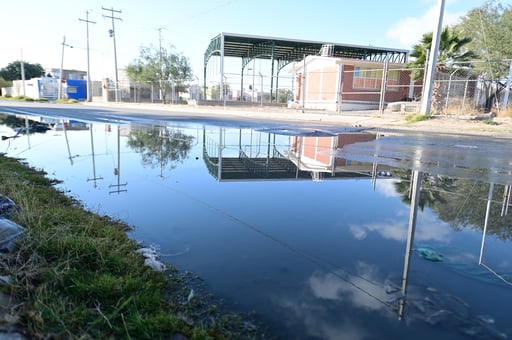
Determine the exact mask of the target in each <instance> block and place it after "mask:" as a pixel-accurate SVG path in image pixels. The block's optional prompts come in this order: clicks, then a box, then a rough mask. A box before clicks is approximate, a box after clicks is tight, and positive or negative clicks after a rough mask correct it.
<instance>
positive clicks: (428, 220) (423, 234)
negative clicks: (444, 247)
mask: <svg viewBox="0 0 512 340" xmlns="http://www.w3.org/2000/svg"><path fill="white" fill-rule="evenodd" d="M408 227H409V226H408V223H407V222H404V221H403V220H389V221H387V222H380V223H368V224H362V225H355V224H353V225H350V226H349V230H350V232H351V233H352V236H354V238H355V239H357V240H363V239H365V238H366V237H367V236H368V233H371V232H376V233H379V234H380V235H381V236H382V237H384V238H385V239H390V240H395V241H400V242H403V241H405V240H406V238H407V229H408ZM450 234H451V228H450V226H449V225H448V224H447V223H444V222H442V221H439V220H438V219H437V218H436V217H435V215H433V214H429V213H425V214H422V215H421V219H418V220H417V223H416V233H415V235H414V239H415V240H417V241H439V242H446V241H448V238H449V236H450Z"/></svg>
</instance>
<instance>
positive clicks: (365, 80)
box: [353, 66, 400, 91]
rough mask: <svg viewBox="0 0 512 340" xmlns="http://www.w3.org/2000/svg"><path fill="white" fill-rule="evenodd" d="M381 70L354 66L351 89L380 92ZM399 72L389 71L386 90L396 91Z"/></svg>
mask: <svg viewBox="0 0 512 340" xmlns="http://www.w3.org/2000/svg"><path fill="white" fill-rule="evenodd" d="M382 71H383V70H382V69H376V68H368V67H361V66H355V68H354V81H353V88H355V89H365V90H380V86H381V83H382ZM399 80H400V71H398V70H389V72H388V82H387V86H386V90H389V91H398V85H399Z"/></svg>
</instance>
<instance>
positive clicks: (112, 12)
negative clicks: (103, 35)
mask: <svg viewBox="0 0 512 340" xmlns="http://www.w3.org/2000/svg"><path fill="white" fill-rule="evenodd" d="M101 9H102V10H104V11H110V15H105V14H104V15H103V17H104V18H109V19H112V29H110V30H109V34H110V37H111V38H113V39H114V67H115V71H116V83H115V96H116V103H117V102H118V92H119V77H118V74H117V50H116V28H115V20H121V21H123V20H122V19H121V18H120V17H116V16H114V13H121V10H115V9H114V8H105V7H103V6H102V7H101Z"/></svg>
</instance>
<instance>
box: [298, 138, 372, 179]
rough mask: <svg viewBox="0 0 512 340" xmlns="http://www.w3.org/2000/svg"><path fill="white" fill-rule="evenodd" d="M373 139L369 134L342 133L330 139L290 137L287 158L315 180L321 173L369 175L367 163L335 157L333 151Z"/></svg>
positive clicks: (369, 170) (369, 168) (370, 169)
mask: <svg viewBox="0 0 512 340" xmlns="http://www.w3.org/2000/svg"><path fill="white" fill-rule="evenodd" d="M374 139H376V135H374V134H369V133H344V134H338V135H336V136H330V137H316V136H300V137H299V136H296V137H292V145H291V149H290V151H289V152H288V157H289V159H290V160H291V161H292V162H293V163H294V164H295V166H297V167H298V168H299V169H300V170H302V171H310V172H312V173H313V174H315V175H314V176H315V177H317V178H318V177H319V176H322V173H328V174H330V175H331V176H335V175H336V174H337V173H341V172H344V173H347V172H353V173H354V174H357V173H370V172H371V171H372V168H371V167H368V163H363V162H357V161H350V160H348V159H345V158H340V157H336V156H335V155H334V151H335V150H337V149H341V148H343V147H344V146H345V145H348V144H354V143H358V142H369V141H372V140H374Z"/></svg>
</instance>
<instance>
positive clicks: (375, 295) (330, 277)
mask: <svg viewBox="0 0 512 340" xmlns="http://www.w3.org/2000/svg"><path fill="white" fill-rule="evenodd" d="M357 272H358V275H349V274H346V273H343V272H329V273H326V274H319V273H315V274H313V276H311V277H310V278H309V285H310V287H311V290H312V291H313V294H314V295H315V296H316V297H318V298H322V299H331V300H339V301H350V302H351V303H352V304H353V305H354V306H356V307H358V308H362V309H365V310H373V311H376V310H381V309H386V310H387V305H385V304H384V303H383V302H385V301H386V300H387V299H388V298H389V295H387V294H386V292H385V289H384V284H382V283H378V282H377V281H376V279H377V274H378V270H377V267H376V266H373V265H368V264H366V263H364V262H358V264H357Z"/></svg>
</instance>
